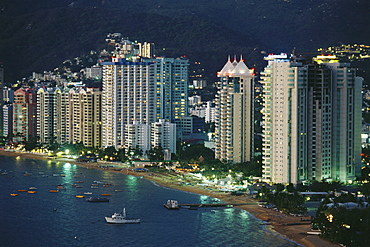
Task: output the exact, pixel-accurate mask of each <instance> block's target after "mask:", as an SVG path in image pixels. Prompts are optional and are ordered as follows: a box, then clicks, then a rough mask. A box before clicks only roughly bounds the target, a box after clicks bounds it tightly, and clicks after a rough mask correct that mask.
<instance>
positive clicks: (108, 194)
mask: <svg viewBox="0 0 370 247" xmlns="http://www.w3.org/2000/svg"><path fill="white" fill-rule="evenodd" d="M101 195H102V196H110V194H101Z"/></svg>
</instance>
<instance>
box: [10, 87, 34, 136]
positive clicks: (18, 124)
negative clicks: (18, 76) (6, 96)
mask: <svg viewBox="0 0 370 247" xmlns="http://www.w3.org/2000/svg"><path fill="white" fill-rule="evenodd" d="M36 124H37V105H36V92H35V89H34V88H19V89H18V90H16V91H15V92H14V103H13V134H14V136H13V141H15V142H21V141H32V140H34V141H36V133H37V125H36Z"/></svg>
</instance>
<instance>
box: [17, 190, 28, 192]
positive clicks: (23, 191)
mask: <svg viewBox="0 0 370 247" xmlns="http://www.w3.org/2000/svg"><path fill="white" fill-rule="evenodd" d="M18 192H27V190H18Z"/></svg>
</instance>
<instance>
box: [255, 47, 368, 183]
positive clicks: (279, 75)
mask: <svg viewBox="0 0 370 247" xmlns="http://www.w3.org/2000/svg"><path fill="white" fill-rule="evenodd" d="M266 60H267V61H268V65H267V67H266V68H265V69H264V71H263V73H262V77H261V79H262V81H261V83H262V84H263V93H264V103H263V111H262V114H263V178H264V180H266V181H271V182H274V183H298V182H304V181H313V180H318V181H320V180H325V179H327V180H335V181H344V182H349V181H350V180H352V179H355V176H356V175H358V171H359V168H360V166H359V164H360V162H361V161H360V152H361V139H360V138H361V133H360V131H361V104H362V101H361V87H362V78H359V77H356V69H355V68H353V67H351V66H350V64H349V63H343V62H340V61H338V60H337V59H336V58H335V57H334V56H321V57H317V58H315V59H314V60H315V61H312V59H303V58H288V56H287V55H286V54H281V55H270V56H268V57H266Z"/></svg>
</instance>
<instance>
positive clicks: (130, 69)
mask: <svg viewBox="0 0 370 247" xmlns="http://www.w3.org/2000/svg"><path fill="white" fill-rule="evenodd" d="M102 67H103V94H102V136H103V140H102V146H103V147H109V146H114V147H115V148H123V147H125V136H126V133H125V131H126V129H125V126H126V124H132V123H133V122H136V123H139V124H150V123H153V122H155V120H156V84H155V83H156V77H155V65H154V63H152V62H139V61H138V62H130V61H127V60H126V59H124V58H113V59H112V62H103V63H102Z"/></svg>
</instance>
